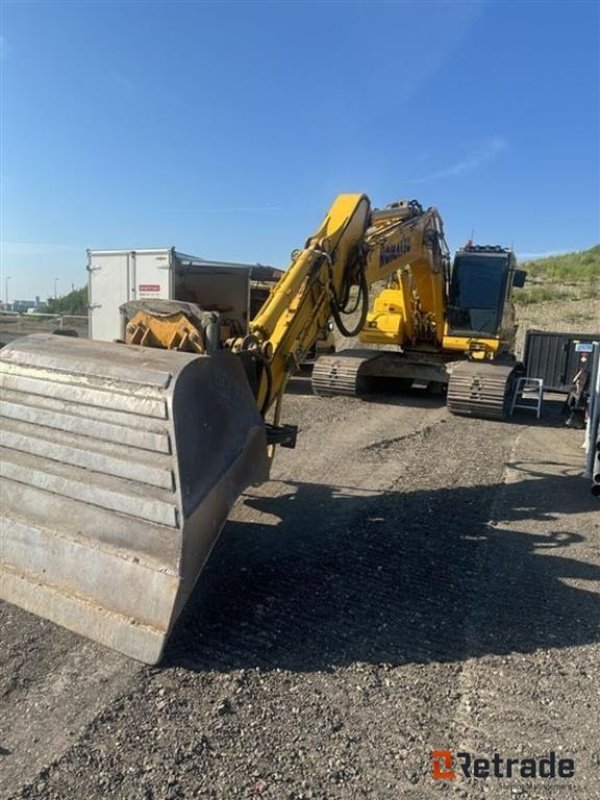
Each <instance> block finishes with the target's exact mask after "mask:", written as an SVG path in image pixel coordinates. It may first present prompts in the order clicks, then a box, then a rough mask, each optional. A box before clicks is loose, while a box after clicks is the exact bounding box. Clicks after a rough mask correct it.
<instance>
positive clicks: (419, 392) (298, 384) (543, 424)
mask: <svg viewBox="0 0 600 800" xmlns="http://www.w3.org/2000/svg"><path fill="white" fill-rule="evenodd" d="M286 394H289V395H296V396H300V397H308V396H310V397H314V393H313V390H312V385H311V373H310V371H309V370H306V369H303V371H302V372H300V373H298V374H297V375H294V377H293V378H292V379H291V380H290V382H289V383H288V385H287V387H286ZM359 397H360V399H361V400H362V401H363V402H365V403H376V404H383V405H402V406H411V405H414V406H415V408H441V407H442V406H445V405H446V395H445V393H444V392H441V393H436V392H434V391H430V390H428V389H423V388H415V389H413V388H406V387H403V386H402V382H401V381H398V380H394V379H383V378H381V379H378V380H376V381H374V380H372V381H371V383H370V390H369V391H367V392H364V393H362V394H361V395H360V396H359ZM564 402H565V396H561V395H557V394H555V395H551V396H546V397H545V398H544V406H543V413H542V417H541V419H536V418H535V414H534V412H533V411H527V410H521V409H518V410H517V411H516V413H515V415H514V416H512V417H510V418H509V419H508V420H506V424H507V425H519V426H522V425H526V426H528V427H531V426H535V427H540V428H560V427H562V426H563V425H564V422H565V420H564V417H563V416H562V415H561V411H562V409H563V406H564Z"/></svg>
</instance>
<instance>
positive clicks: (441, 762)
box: [430, 750, 575, 781]
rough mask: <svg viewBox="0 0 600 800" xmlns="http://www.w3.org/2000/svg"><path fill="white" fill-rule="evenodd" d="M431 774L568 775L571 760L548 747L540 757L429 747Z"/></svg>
mask: <svg viewBox="0 0 600 800" xmlns="http://www.w3.org/2000/svg"><path fill="white" fill-rule="evenodd" d="M430 756H431V775H432V777H433V779H434V780H436V781H452V780H454V779H455V778H457V777H458V776H459V775H461V776H462V777H464V778H484V779H485V778H572V777H573V776H574V775H575V762H574V761H573V759H572V758H557V757H556V753H554V751H551V752H550V753H549V754H548V755H547V756H543V757H542V758H504V757H503V756H501V755H500V754H499V753H494V755H493V756H492V757H491V758H486V757H482V756H473V755H472V754H471V753H465V752H463V751H460V752H458V753H456V756H455V755H454V753H453V752H452V750H432V751H431V753H430Z"/></svg>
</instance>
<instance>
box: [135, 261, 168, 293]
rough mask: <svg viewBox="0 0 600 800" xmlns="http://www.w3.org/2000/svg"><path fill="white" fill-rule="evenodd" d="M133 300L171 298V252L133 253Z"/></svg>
mask: <svg viewBox="0 0 600 800" xmlns="http://www.w3.org/2000/svg"><path fill="white" fill-rule="evenodd" d="M134 274H135V281H134V286H133V292H134V293H133V298H132V299H134V300H151V299H157V298H160V299H161V300H171V299H172V292H171V252H170V251H169V250H156V251H147V252H142V251H138V252H137V253H136V254H135V273H134Z"/></svg>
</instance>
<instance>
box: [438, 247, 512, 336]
mask: <svg viewBox="0 0 600 800" xmlns="http://www.w3.org/2000/svg"><path fill="white" fill-rule="evenodd" d="M524 278H525V272H524V271H523V270H517V269H516V260H515V256H514V253H513V252H512V250H509V249H506V248H502V247H489V246H479V245H467V246H466V247H465V248H463V249H461V250H459V251H458V252H457V253H456V256H455V258H454V264H453V267H452V273H451V277H450V286H449V292H448V313H447V319H448V334H449V335H450V336H458V337H462V336H468V337H474V336H475V337H482V338H488V337H496V336H498V335H499V333H500V331H501V329H502V328H503V327H504V325H503V322H504V321H505V319H504V318H505V316H506V312H507V311H508V312H509V314H510V309H509V308H508V306H509V305H510V304H509V302H507V301H509V299H510V293H511V289H512V287H513V285H515V286H522V285H523V284H524Z"/></svg>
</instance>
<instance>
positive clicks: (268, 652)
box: [163, 463, 600, 671]
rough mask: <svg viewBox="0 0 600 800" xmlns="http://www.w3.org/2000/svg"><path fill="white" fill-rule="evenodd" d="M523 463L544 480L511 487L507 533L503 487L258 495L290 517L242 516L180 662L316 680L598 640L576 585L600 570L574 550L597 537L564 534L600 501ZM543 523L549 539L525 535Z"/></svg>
mask: <svg viewBox="0 0 600 800" xmlns="http://www.w3.org/2000/svg"><path fill="white" fill-rule="evenodd" d="M515 466H516V467H517V468H521V469H523V470H524V471H526V472H529V473H532V474H537V475H538V480H523V481H516V482H514V483H511V484H508V485H506V486H505V487H504V488H503V492H504V493H505V494H504V495H503V501H502V503H501V508H498V507H496V509H495V510H496V513H497V516H498V517H499V519H498V522H497V524H496V525H495V526H491V525H489V524H488V520H489V519H490V516H491V514H492V513H493V512H492V505H493V502H494V499H495V498H496V496H497V491H498V487H497V486H482V487H473V488H457V489H436V490H432V491H415V492H388V493H384V494H382V495H379V496H376V497H373V496H371V497H357V496H355V495H354V496H351V495H348V494H345V493H344V490H341V489H339V488H336V487H328V486H323V485H312V484H302V483H301V484H293V483H290V484H289V494H287V495H285V496H283V497H279V498H276V499H271V498H258V497H248V498H246V501H245V502H246V503H248V504H249V505H251V506H253V507H255V508H257V509H260V510H261V511H264V512H267V513H268V514H270V515H273V517H272V519H274V524H272V525H260V524H241V523H235V522H231V523H228V525H227V526H226V529H225V532H224V534H223V536H222V537H221V540H220V543H219V545H218V546H217V549H216V550H215V552H214V554H213V556H212V557H211V560H210V563H209V565H208V566H207V568H206V570H205V571H204V573H203V577H202V580H201V581H200V582H199V586H198V589H197V591H196V593H195V595H194V597H193V598H192V601H191V602H190V603H189V605H188V608H187V609H186V611H185V612H184V614H183V615H182V617H181V619H180V621H179V622H178V624H177V626H176V628H175V631H174V634H173V636H172V638H171V640H170V644H169V646H168V648H167V653H166V658H165V661H164V662H163V663H164V665H165V666H173V665H180V666H184V667H186V668H188V669H192V670H211V669H213V670H229V669H236V668H253V667H260V668H261V669H276V668H281V669H286V670H294V671H311V670H327V669H330V668H332V667H335V666H339V665H345V664H349V663H352V662H355V661H362V662H371V663H381V662H384V663H389V664H394V665H397V664H402V663H407V662H428V661H448V660H462V659H465V658H469V657H473V656H483V655H486V654H505V653H510V652H513V651H518V652H531V651H533V650H536V649H537V648H550V647H552V648H560V647H570V646H574V645H581V644H585V643H590V642H596V641H598V640H599V639H600V628H599V621H600V595H599V594H598V593H594V592H593V591H588V590H586V589H582V588H574V587H572V586H569V585H567V583H565V579H567V580H568V579H577V580H580V581H581V580H583V581H599V580H600V569H599V568H598V567H597V566H594V565H592V564H589V563H586V562H585V561H582V560H579V558H580V557H581V551H580V550H578V551H577V558H576V557H574V556H573V553H572V551H571V550H570V548H571V547H572V546H573V545H574V544H577V543H578V542H581V541H582V540H583V538H584V537H583V536H582V535H581V534H579V533H578V532H577V531H576V530H573V531H572V532H570V533H565V532H558V531H556V530H554V519H555V515H556V514H558V513H560V514H562V515H565V514H566V515H568V514H571V513H574V512H577V511H589V510H592V509H597V501H596V500H595V499H594V498H593V497H592V496H591V495H590V494H589V493H588V491H587V484H586V482H585V481H584V480H582V479H581V477H579V476H577V475H572V474H569V470H568V468H566V469H565V471H564V474H563V475H560V476H558V477H557V476H556V475H548V474H545V470H544V464H543V463H537V464H521V465H515ZM276 518H278V519H279V522H277V520H276ZM532 519H535V520H541V521H542V522H544V523H546V524H545V530H546V531H547V532H546V534H545V535H534V534H531V533H528V532H525V531H519V530H515V529H514V528H515V525H517V527H518V522H519V521H520V520H527V521H529V520H532ZM507 522H510V523H511V529H508V528H506V527H503V523H504V524H505V523H507ZM591 588H593V587H591Z"/></svg>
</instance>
